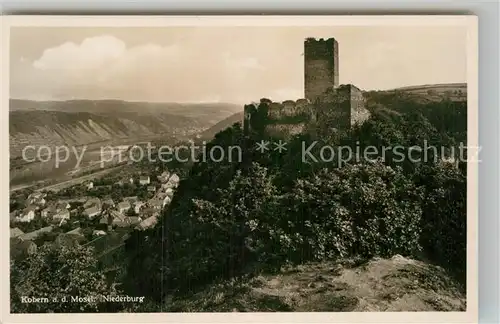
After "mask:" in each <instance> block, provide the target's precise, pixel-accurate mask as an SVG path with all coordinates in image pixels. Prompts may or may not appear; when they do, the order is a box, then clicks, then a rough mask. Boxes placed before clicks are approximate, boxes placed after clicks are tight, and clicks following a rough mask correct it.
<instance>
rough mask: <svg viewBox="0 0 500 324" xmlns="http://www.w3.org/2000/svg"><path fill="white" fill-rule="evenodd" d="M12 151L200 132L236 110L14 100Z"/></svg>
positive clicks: (214, 106)
mask: <svg viewBox="0 0 500 324" xmlns="http://www.w3.org/2000/svg"><path fill="white" fill-rule="evenodd" d="M9 110H10V113H9V119H10V120H9V134H10V154H11V157H16V156H19V155H20V154H21V151H22V149H23V148H24V147H25V145H28V144H30V145H48V146H55V145H86V144H90V143H96V142H102V141H109V140H118V139H130V140H131V141H136V140H137V141H140V140H141V139H145V138H150V137H151V136H155V135H163V134H165V135H169V136H170V135H181V136H182V135H186V134H193V133H198V132H200V131H202V130H204V129H206V128H208V127H210V126H212V125H213V124H215V123H216V122H218V121H220V120H221V119H224V118H226V117H227V116H229V115H231V114H232V113H234V112H235V111H238V110H240V107H239V106H238V105H232V104H224V103H222V104H214V103H207V104H176V103H143V102H126V101H119V100H97V101H92V100H71V101H42V102H39V101H30V100H17V99H12V100H10V106H9Z"/></svg>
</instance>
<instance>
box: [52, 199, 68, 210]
mask: <svg viewBox="0 0 500 324" xmlns="http://www.w3.org/2000/svg"><path fill="white" fill-rule="evenodd" d="M70 208H71V204H70V203H69V202H67V201H61V200H60V201H58V202H57V204H56V210H57V211H61V210H65V209H70Z"/></svg>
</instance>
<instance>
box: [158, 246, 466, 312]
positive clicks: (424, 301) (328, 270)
mask: <svg viewBox="0 0 500 324" xmlns="http://www.w3.org/2000/svg"><path fill="white" fill-rule="evenodd" d="M165 307H166V308H167V311H173V312H231V311H238V312H351V311H352V312H398V311H428V312H432V311H464V310H465V308H466V302H465V294H464V292H463V290H462V288H461V287H459V286H458V285H456V284H455V283H454V282H453V280H452V279H450V278H449V277H448V276H447V275H446V273H445V272H444V271H443V270H442V269H441V268H439V267H436V266H433V265H429V264H426V263H423V262H420V261H416V260H412V259H408V258H404V257H401V256H399V255H396V256H394V257H392V258H390V259H373V260H371V261H369V262H356V261H342V262H322V263H310V264H304V265H300V266H296V267H293V268H288V269H282V270H281V271H280V272H279V273H277V274H267V275H259V276H257V277H254V278H252V279H247V280H235V281H231V282H226V283H224V284H219V285H213V286H211V287H210V288H208V289H205V290H203V291H201V292H199V293H197V294H195V295H192V296H189V297H186V298H182V299H177V300H175V299H174V300H172V301H171V303H170V304H167V305H165Z"/></svg>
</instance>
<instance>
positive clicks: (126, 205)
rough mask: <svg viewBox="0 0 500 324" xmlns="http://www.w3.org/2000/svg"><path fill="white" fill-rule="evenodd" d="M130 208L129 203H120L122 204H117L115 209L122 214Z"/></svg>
mask: <svg viewBox="0 0 500 324" xmlns="http://www.w3.org/2000/svg"><path fill="white" fill-rule="evenodd" d="M130 207H131V205H130V202H128V201H122V202H120V203H118V206H117V209H118V212H119V213H122V214H123V213H124V212H126V211H127V210H129V209H130Z"/></svg>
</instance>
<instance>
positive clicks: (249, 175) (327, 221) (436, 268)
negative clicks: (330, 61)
mask: <svg viewBox="0 0 500 324" xmlns="http://www.w3.org/2000/svg"><path fill="white" fill-rule="evenodd" d="M366 97H367V100H368V108H369V109H370V111H371V112H372V116H371V118H370V119H369V120H368V121H367V122H365V123H364V124H363V125H361V126H357V127H353V128H352V129H350V130H348V131H344V132H338V131H337V132H332V131H331V129H332V128H333V125H330V124H329V123H328V121H327V119H325V121H324V122H323V123H319V125H318V126H317V129H315V130H314V132H312V133H310V134H316V135H315V136H316V137H315V136H313V135H308V134H302V135H299V136H296V137H294V138H292V139H290V140H288V141H287V145H286V150H285V151H282V152H279V151H277V150H272V149H271V150H268V151H266V152H263V153H261V152H259V151H257V150H256V144H257V143H258V142H260V141H261V140H263V139H264V140H270V141H273V140H274V141H275V140H278V139H274V138H269V137H266V136H265V135H264V134H259V133H250V134H247V133H245V132H244V131H243V129H242V128H241V124H240V123H235V124H233V125H232V126H230V127H227V128H226V129H224V130H223V131H221V132H219V133H217V134H216V135H215V137H214V138H213V140H212V141H210V143H209V144H208V147H207V150H208V151H209V150H210V149H211V148H212V147H214V146H220V147H222V148H228V147H230V146H238V147H241V148H242V159H241V160H240V159H239V156H238V155H239V154H238V151H237V150H233V151H231V152H232V154H233V155H232V156H231V159H229V158H228V157H227V156H226V158H225V159H222V161H217V162H216V161H213V160H210V159H207V160H206V161H204V160H203V159H200V160H199V162H196V161H191V162H192V163H189V164H184V165H185V166H189V167H188V168H186V170H185V173H183V179H182V180H181V182H180V184H179V187H178V188H177V189H176V194H175V195H174V197H173V200H172V202H171V204H170V205H169V207H168V208H167V209H166V210H164V212H163V215H162V217H161V219H160V220H159V223H158V224H157V225H156V227H155V228H154V229H150V230H146V231H135V232H132V233H131V235H130V238H129V239H128V240H127V241H126V243H125V257H124V259H123V260H122V261H123V267H122V268H121V269H119V270H117V274H116V276H115V277H114V279H113V280H114V282H113V283H112V284H111V285H109V287H106V285H105V284H104V283H103V282H102V280H103V276H104V274H103V275H102V276H101V275H100V276H98V277H97V276H94V275H91V273H94V272H96V271H97V272H99V271H102V270H99V269H97V270H96V268H98V267H99V265H98V264H96V262H93V261H92V260H91V259H90V258H89V260H88V262H87V263H85V264H82V265H80V266H81V267H82V269H80V268H78V271H84V273H85V274H86V275H87V276H88V277H90V278H94V279H93V280H99V286H98V288H99V291H98V292H97V293H99V292H102V291H107V290H109V291H110V292H111V293H113V294H116V293H117V294H126V295H129V296H145V299H146V300H147V303H145V304H138V305H134V306H130V305H126V306H124V307H123V308H122V310H124V311H136V312H137V311H139V312H140V311H143V312H150V311H235V310H236V311H373V310H375V311H402V310H405V311H413V310H422V311H425V310H444V311H450V310H455V311H457V310H464V307H465V294H466V292H465V290H464V287H465V285H466V281H465V278H466V233H467V222H466V219H467V218H466V210H467V208H466V207H467V206H466V203H467V201H466V185H467V183H466V166H467V163H466V162H465V161H462V160H460V158H461V155H462V154H461V153H462V152H460V151H459V150H458V148H459V147H460V144H461V143H462V144H464V143H465V141H466V139H467V128H466V125H467V118H466V116H467V105H466V103H465V102H456V101H451V100H449V99H446V98H444V99H443V100H441V101H425V100H421V99H420V97H415V95H414V94H407V93H403V92H397V91H396V92H394V93H387V92H386V93H377V92H370V93H366ZM265 102H266V101H264V100H263V101H262V103H261V106H260V107H259V109H263V110H265V109H267V107H266V103H265ZM257 129H258V128H257ZM318 135H319V136H318ZM314 143H316V145H315V146H314V147H313V148H312V149H311V150H310V153H311V154H312V155H314V156H319V155H320V154H321V148H322V147H324V146H325V145H328V146H330V147H332V148H335V147H339V146H342V147H343V148H349V149H350V150H351V151H352V152H354V153H356V152H358V151H363V150H365V149H367V148H369V147H371V148H373V149H375V150H376V151H378V154H376V156H373V154H372V155H370V156H366V155H364V154H361V155H356V156H354V157H352V158H351V159H346V157H347V156H346V154H347V153H346V151H344V153H342V155H339V156H340V157H342V160H341V161H340V160H339V159H338V156H336V157H337V158H335V159H332V160H328V161H326V160H318V161H312V160H307V161H304V160H303V159H302V155H303V154H302V153H303V152H302V148H303V147H304V146H305V147H309V146H310V145H312V144H314ZM425 145H427V146H425ZM417 146H419V147H421V148H422V150H423V151H425V152H423V151H422V152H419V151H418V150H417V152H415V150H414V148H415V147H417ZM388 147H389V148H390V149H389V150H384V148H388ZM395 147H397V148H401V150H399V151H398V150H394V148H395ZM433 147H435V148H436V150H435V151H434V150H433ZM409 148H412V149H411V150H410V149H409ZM441 148H443V155H441ZM373 149H372V150H371V151H373ZM382 152H383V154H382ZM424 153H426V154H424ZM465 153H467V152H465ZM410 157H411V158H412V159H410ZM416 157H420V160H419V161H415V158H416ZM150 167H151V166H150ZM167 167H168V168H170V167H171V165H170V164H168V165H167ZM176 167H178V168H180V167H182V165H179V164H177V165H176ZM70 252H71V251H70ZM70 252H68V253H70ZM77 252H78V251H77ZM58 253H61V252H60V251H59V252H57V251H55V252H50V253H49V251H47V255H49V256H54V257H53V259H55V260H59V259H58V258H57V255H58ZM71 253H76V252H71ZM78 253H84V254H85V255H87V254H88V251H86V250H85V251H84V250H82V251H80V252H78ZM75 255H76V254H75ZM31 259H33V258H31ZM346 260H351V261H352V260H366V262H364V263H359V262H356V261H354V264H351V265H349V262H347V263H346ZM26 262H27V263H21V264H18V265H15V266H14V269H18V270H16V271H18V273H16V275H15V276H14V278H17V280H19V281H20V282H21V283H22V284H20V282H17V283H16V282H13V283H12V282H11V286H12V287H14V288H15V287H21V288H23V289H33V291H35V290H36V289H35V287H36V286H41V287H49V288H50V289H59V288H60V285H59V283H57V282H54V280H53V277H52V275H50V274H51V273H52V272H50V271H43V272H40V271H38V272H36V271H35V270H36V269H38V268H40V267H44V268H47V269H49V270H50V269H52V268H53V267H55V266H57V267H60V264H59V261H58V262H57V263H53V262H52V261H50V260H46V259H43V260H42V259H41V258H38V257H36V258H34V259H33V260H31V261H30V260H28V261H26ZM61 262H62V261H61ZM63 263H64V262H63ZM117 267H118V265H117ZM34 269H35V270H34ZM87 270H88V271H87ZM90 270H92V271H90ZM26 271H31V272H32V275H31V276H29V278H30V279H29V280H28V281H27V283H24V281H23V280H22V278H24V273H26ZM33 271H35V272H33ZM89 271H90V273H88V272H89ZM71 278H72V280H73V281H71V282H70V283H67V282H65V283H61V285H62V284H64V285H66V286H67V285H70V284H71V285H72V286H73V287H76V288H75V291H78V289H77V288H78V287H79V286H78V280H80V279H79V278H78V277H71ZM26 287H27V288H26ZM83 288H84V290H85V291H86V292H87V291H88V290H89V289H91V288H89V287H87V286H86V285H85V286H84V287H83ZM106 289H107V290H106ZM62 290H64V287H63V289H62ZM30 291H31V290H30ZM47 291H49V290H47ZM18 293H19V294H21V293H22V291H20V292H18ZM18 306H19V305H18ZM21 306H22V305H21ZM54 307H56V308H57V307H58V306H57V305H54ZM102 307H104V308H106V307H107V306H106V305H102ZM115 307H117V306H116V305H115ZM21 308H22V307H21ZM102 311H106V309H104V310H102ZM107 311H116V308H114V309H112V310H111V309H108V310H107Z"/></svg>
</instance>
